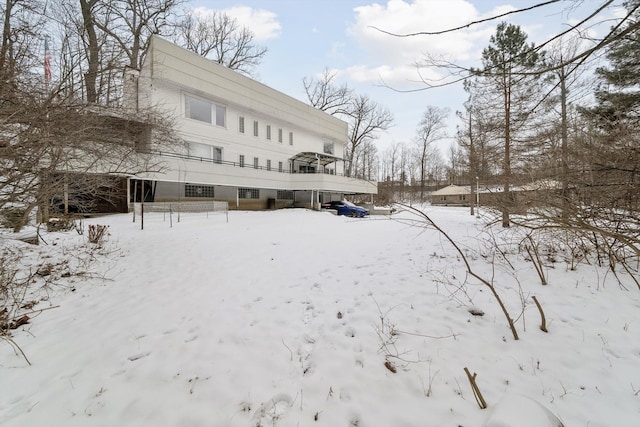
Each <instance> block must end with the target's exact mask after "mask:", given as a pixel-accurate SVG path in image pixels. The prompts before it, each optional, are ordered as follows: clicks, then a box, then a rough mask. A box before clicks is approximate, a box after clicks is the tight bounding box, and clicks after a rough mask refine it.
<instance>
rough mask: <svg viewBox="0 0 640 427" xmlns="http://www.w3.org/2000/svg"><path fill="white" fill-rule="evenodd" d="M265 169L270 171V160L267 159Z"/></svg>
mask: <svg viewBox="0 0 640 427" xmlns="http://www.w3.org/2000/svg"><path fill="white" fill-rule="evenodd" d="M267 170H268V171H270V170H271V160H268V159H267Z"/></svg>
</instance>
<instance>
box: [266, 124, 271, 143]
mask: <svg viewBox="0 0 640 427" xmlns="http://www.w3.org/2000/svg"><path fill="white" fill-rule="evenodd" d="M267 140H268V141H271V125H267Z"/></svg>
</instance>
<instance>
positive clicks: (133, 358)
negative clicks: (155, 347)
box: [127, 351, 151, 362]
mask: <svg viewBox="0 0 640 427" xmlns="http://www.w3.org/2000/svg"><path fill="white" fill-rule="evenodd" d="M150 354H151V352H150V351H145V352H142V353H137V354H133V355H131V356H129V357H127V360H129V361H130V362H135V361H136V360H140V359H143V358H145V357H147V356H148V355H150Z"/></svg>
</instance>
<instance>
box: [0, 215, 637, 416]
mask: <svg viewBox="0 0 640 427" xmlns="http://www.w3.org/2000/svg"><path fill="white" fill-rule="evenodd" d="M425 209H426V211H427V212H428V213H429V215H430V216H431V217H432V219H433V220H434V221H435V222H436V223H437V224H438V225H439V226H440V227H442V228H443V229H445V230H446V231H447V232H448V233H450V234H451V236H452V237H453V238H454V239H455V240H456V241H457V242H458V243H459V244H461V245H462V247H463V250H464V251H465V253H466V254H467V256H468V258H469V260H470V261H471V262H472V265H473V267H474V268H475V269H477V271H478V272H479V273H480V274H481V275H483V276H484V277H488V278H491V277H493V278H494V282H495V284H496V287H497V288H498V291H499V292H500V295H501V296H502V297H503V298H504V300H505V303H506V305H507V308H508V309H509V310H510V313H511V314H512V317H514V319H517V322H516V327H517V329H518V333H519V335H520V340H518V341H514V340H513V338H512V336H511V333H510V331H509V329H508V327H507V324H506V321H505V319H504V316H503V314H502V312H501V311H500V308H499V307H498V305H497V304H496V302H495V300H494V299H493V297H492V296H491V295H490V292H489V291H488V289H487V288H486V287H483V286H481V285H480V284H478V283H477V282H476V281H474V280H472V279H470V278H469V279H468V280H466V279H465V270H464V265H463V263H462V260H461V259H460V257H459V256H458V255H457V254H456V252H455V251H454V250H453V248H452V247H451V246H450V245H449V244H448V242H447V241H446V240H445V239H443V238H442V236H440V235H439V234H437V233H436V232H435V231H434V230H431V229H427V228H425V227H424V224H421V223H420V222H416V221H417V220H418V218H417V217H416V216H413V215H411V214H410V213H409V212H399V213H396V214H394V215H393V216H391V217H388V216H372V217H370V218H367V219H352V218H345V217H339V216H335V215H331V214H330V213H327V212H315V211H309V210H303V209H291V210H278V211H268V212H244V211H232V212H229V221H228V222H226V217H225V216H223V215H209V216H208V217H207V216H205V215H204V214H183V215H182V217H181V221H180V222H177V221H176V220H175V219H174V221H173V224H172V227H170V224H169V221H168V218H166V217H165V215H164V214H149V215H146V216H145V223H144V230H140V222H139V221H138V222H136V223H134V222H132V217H131V216H130V215H114V216H108V217H102V218H94V219H91V220H87V221H86V223H85V227H86V225H87V224H103V225H109V232H110V236H109V238H108V241H107V242H106V243H105V244H103V245H102V246H101V247H100V248H96V247H94V245H92V244H89V243H87V242H86V236H81V235H79V234H78V233H76V232H75V231H70V232H64V233H43V237H44V238H45V240H46V241H47V243H48V245H40V246H30V245H27V244H23V243H21V242H13V241H8V240H2V239H0V245H2V248H3V249H4V250H8V249H11V250H12V251H20V253H21V255H20V256H21V258H20V259H21V263H22V265H24V266H25V267H28V266H30V265H31V266H32V265H35V264H36V263H37V262H48V263H51V264H53V265H55V266H56V268H58V270H56V271H57V273H55V272H54V274H52V277H51V278H50V279H51V280H50V282H49V283H48V284H47V285H46V286H43V283H44V282H43V280H44V278H41V277H39V278H37V280H38V281H39V282H38V283H35V284H34V291H33V292H34V294H31V295H29V296H28V298H29V299H34V298H37V299H38V300H39V301H40V302H39V304H38V305H36V306H35V307H34V310H38V309H46V308H50V309H47V310H44V311H42V312H41V313H40V314H39V315H38V316H35V317H33V318H32V319H31V322H30V323H29V324H28V325H24V326H22V327H20V328H19V329H17V330H15V331H13V340H14V341H15V343H16V344H18V345H19V346H20V347H21V349H22V350H23V351H24V353H25V354H26V356H27V357H28V358H29V361H30V362H31V364H32V365H30V366H29V365H28V364H27V363H26V361H25V360H24V358H22V357H21V356H20V355H19V354H18V353H16V352H15V351H14V349H13V347H12V346H11V345H10V344H9V343H8V342H6V341H0V424H1V425H2V426H4V427H13V426H44V425H47V426H116V425H117V426H150V425H157V426H176V427H177V426H313V425H318V426H345V427H346V426H360V427H363V426H464V427H473V426H487V427H498V426H507V425H510V426H513V425H516V424H514V423H516V422H519V421H517V420H521V422H519V424H517V425H519V426H540V427H552V426H553V427H555V426H556V424H555V423H554V416H553V415H550V414H555V416H557V417H558V418H559V419H560V420H561V421H562V423H564V425H565V426H567V427H568V426H587V425H588V426H589V427H598V426H617V427H625V426H629V427H631V426H637V425H639V424H640V394H639V393H638V390H640V320H639V318H638V313H639V312H640V291H638V289H637V288H634V286H635V285H633V284H632V282H631V281H630V280H629V283H624V285H625V287H626V289H625V288H623V287H621V286H619V284H618V283H617V281H616V280H615V277H614V276H613V275H612V274H610V273H607V271H606V270H605V269H600V268H598V267H596V266H594V265H587V264H581V265H580V266H579V267H578V268H577V270H575V271H571V270H570V269H569V268H567V265H566V264H565V263H564V262H562V260H561V259H559V260H557V262H555V263H551V262H548V263H547V270H546V273H547V274H548V276H549V285H547V286H542V285H540V283H539V279H538V277H537V275H536V273H535V270H534V268H533V265H532V264H531V263H530V262H528V261H527V260H526V259H525V258H524V256H523V255H522V254H520V253H518V252H517V251H516V250H512V251H511V252H509V254H510V255H509V261H510V263H511V265H512V266H513V268H511V267H510V266H509V265H508V264H507V263H506V262H504V261H501V260H500V258H499V257H494V256H493V255H492V254H491V253H490V251H489V248H490V245H488V244H487V242H486V236H487V235H488V234H487V233H485V232H484V231H485V230H486V228H485V225H484V222H483V219H482V218H481V219H477V218H476V217H473V216H470V215H469V213H468V209H466V208H456V207H447V208H443V207H437V208H436V207H426V208H425ZM138 220H139V218H138ZM516 234H517V230H508V231H503V230H501V229H497V228H496V229H492V233H491V235H493V236H494V237H495V238H496V239H497V240H498V241H499V242H501V244H504V245H507V244H508V243H509V242H517V240H518V239H517V236H516ZM90 248H93V249H92V250H91V252H87V251H88V249H90ZM60 271H66V272H67V274H60ZM69 273H71V274H69ZM619 275H620V277H621V278H622V279H625V276H624V274H623V273H619ZM65 276H68V277H65ZM627 279H629V278H628V277H627ZM465 280H466V283H465ZM534 295H535V296H536V297H537V298H538V300H539V301H540V302H541V304H542V306H543V308H544V311H545V315H546V318H547V328H548V330H549V333H544V332H542V331H541V330H540V329H539V320H540V318H539V314H538V311H537V309H536V307H535V305H534V303H533V301H532V299H531V297H532V296H534ZM523 304H524V314H523V315H521V311H522V305H523ZM470 309H473V310H475V311H478V313H477V314H480V312H481V313H484V315H472V314H471V313H470V311H469V310H470ZM473 310H472V311H473ZM386 361H388V362H389V364H388V366H390V367H391V368H394V369H393V370H395V371H396V372H395V373H394V372H392V370H391V369H389V368H387V367H386V366H385V362H386ZM465 367H467V368H468V369H469V371H470V372H471V373H476V374H477V377H476V381H477V384H478V387H479V389H480V391H481V392H482V393H483V396H484V398H485V400H486V401H487V404H488V409H485V410H481V409H480V408H479V406H478V404H477V403H476V400H475V399H474V396H473V393H472V390H471V387H470V385H469V382H468V380H467V376H466V374H465V372H464V368H465Z"/></svg>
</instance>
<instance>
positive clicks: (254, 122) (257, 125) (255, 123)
mask: <svg viewBox="0 0 640 427" xmlns="http://www.w3.org/2000/svg"><path fill="white" fill-rule="evenodd" d="M258 127H259V123H258V121H257V120H254V121H253V136H258Z"/></svg>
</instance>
